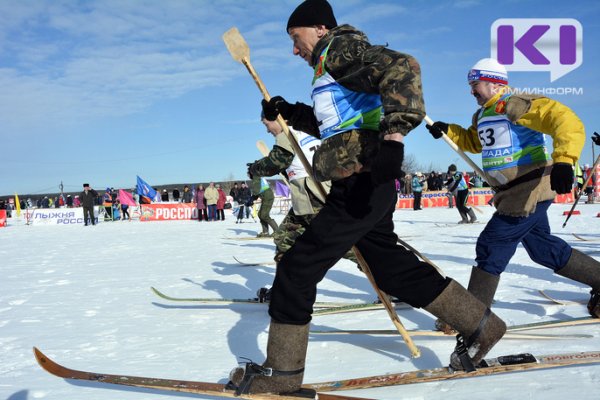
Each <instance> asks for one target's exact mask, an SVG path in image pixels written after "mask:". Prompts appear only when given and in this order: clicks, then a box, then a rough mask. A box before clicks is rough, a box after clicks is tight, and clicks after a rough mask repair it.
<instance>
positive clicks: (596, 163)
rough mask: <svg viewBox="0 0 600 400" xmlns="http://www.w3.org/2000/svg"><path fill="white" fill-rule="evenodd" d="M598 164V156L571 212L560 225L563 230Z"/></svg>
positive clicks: (599, 158) (599, 160)
mask: <svg viewBox="0 0 600 400" xmlns="http://www.w3.org/2000/svg"><path fill="white" fill-rule="evenodd" d="M598 164H600V155H598V158H596V161H595V162H594V166H593V167H592V169H591V171H592V173H591V174H590V176H588V177H587V179H586V180H585V182H584V183H583V187H582V188H581V190H580V191H579V193H578V194H577V197H576V198H575V201H574V202H573V207H571V210H569V214H567V219H565V222H564V224H563V225H562V227H563V228H564V227H565V226H567V221H569V218H571V215H572V214H573V211H575V207H577V203H579V199H580V198H581V195H582V194H583V192H585V188H587V186H588V185H589V183H590V182H591V181H592V177H593V176H594V173H595V171H596V168H597V167H598Z"/></svg>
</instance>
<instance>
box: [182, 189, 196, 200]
mask: <svg viewBox="0 0 600 400" xmlns="http://www.w3.org/2000/svg"><path fill="white" fill-rule="evenodd" d="M193 197H194V196H193V194H192V191H191V190H190V187H189V186H188V185H185V186H184V187H183V197H182V201H183V202H184V203H191V202H192V200H193Z"/></svg>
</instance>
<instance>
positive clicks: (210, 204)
mask: <svg viewBox="0 0 600 400" xmlns="http://www.w3.org/2000/svg"><path fill="white" fill-rule="evenodd" d="M204 199H205V200H206V207H207V209H208V220H209V221H216V220H217V201H218V200H219V192H218V191H217V188H216V187H215V184H214V182H210V183H209V184H208V187H207V188H206V190H205V191H204Z"/></svg>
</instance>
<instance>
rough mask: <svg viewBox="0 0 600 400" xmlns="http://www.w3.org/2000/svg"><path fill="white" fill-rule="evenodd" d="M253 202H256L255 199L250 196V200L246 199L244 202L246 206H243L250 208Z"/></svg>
mask: <svg viewBox="0 0 600 400" xmlns="http://www.w3.org/2000/svg"><path fill="white" fill-rule="evenodd" d="M254 200H256V197H254V196H250V198H249V199H248V201H247V202H246V204H244V205H245V206H246V207H252V205H253V204H254Z"/></svg>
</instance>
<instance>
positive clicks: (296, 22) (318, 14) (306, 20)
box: [285, 0, 337, 32]
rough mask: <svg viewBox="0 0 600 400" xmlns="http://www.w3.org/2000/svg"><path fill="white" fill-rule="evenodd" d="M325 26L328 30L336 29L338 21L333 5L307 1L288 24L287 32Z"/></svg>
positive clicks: (291, 16) (315, 0)
mask: <svg viewBox="0 0 600 400" xmlns="http://www.w3.org/2000/svg"><path fill="white" fill-rule="evenodd" d="M313 25H325V27H326V28H327V29H331V28H335V27H336V26H337V21H336V20H335V16H334V15H333V10H332V9H331V5H330V4H329V3H328V2H327V0H306V1H304V2H303V3H302V4H300V5H299V6H298V7H296V9H295V10H294V12H293V13H292V15H290V19H289V20H288V23H287V28H286V29H285V30H286V32H288V31H289V30H290V28H293V27H296V26H313Z"/></svg>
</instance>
